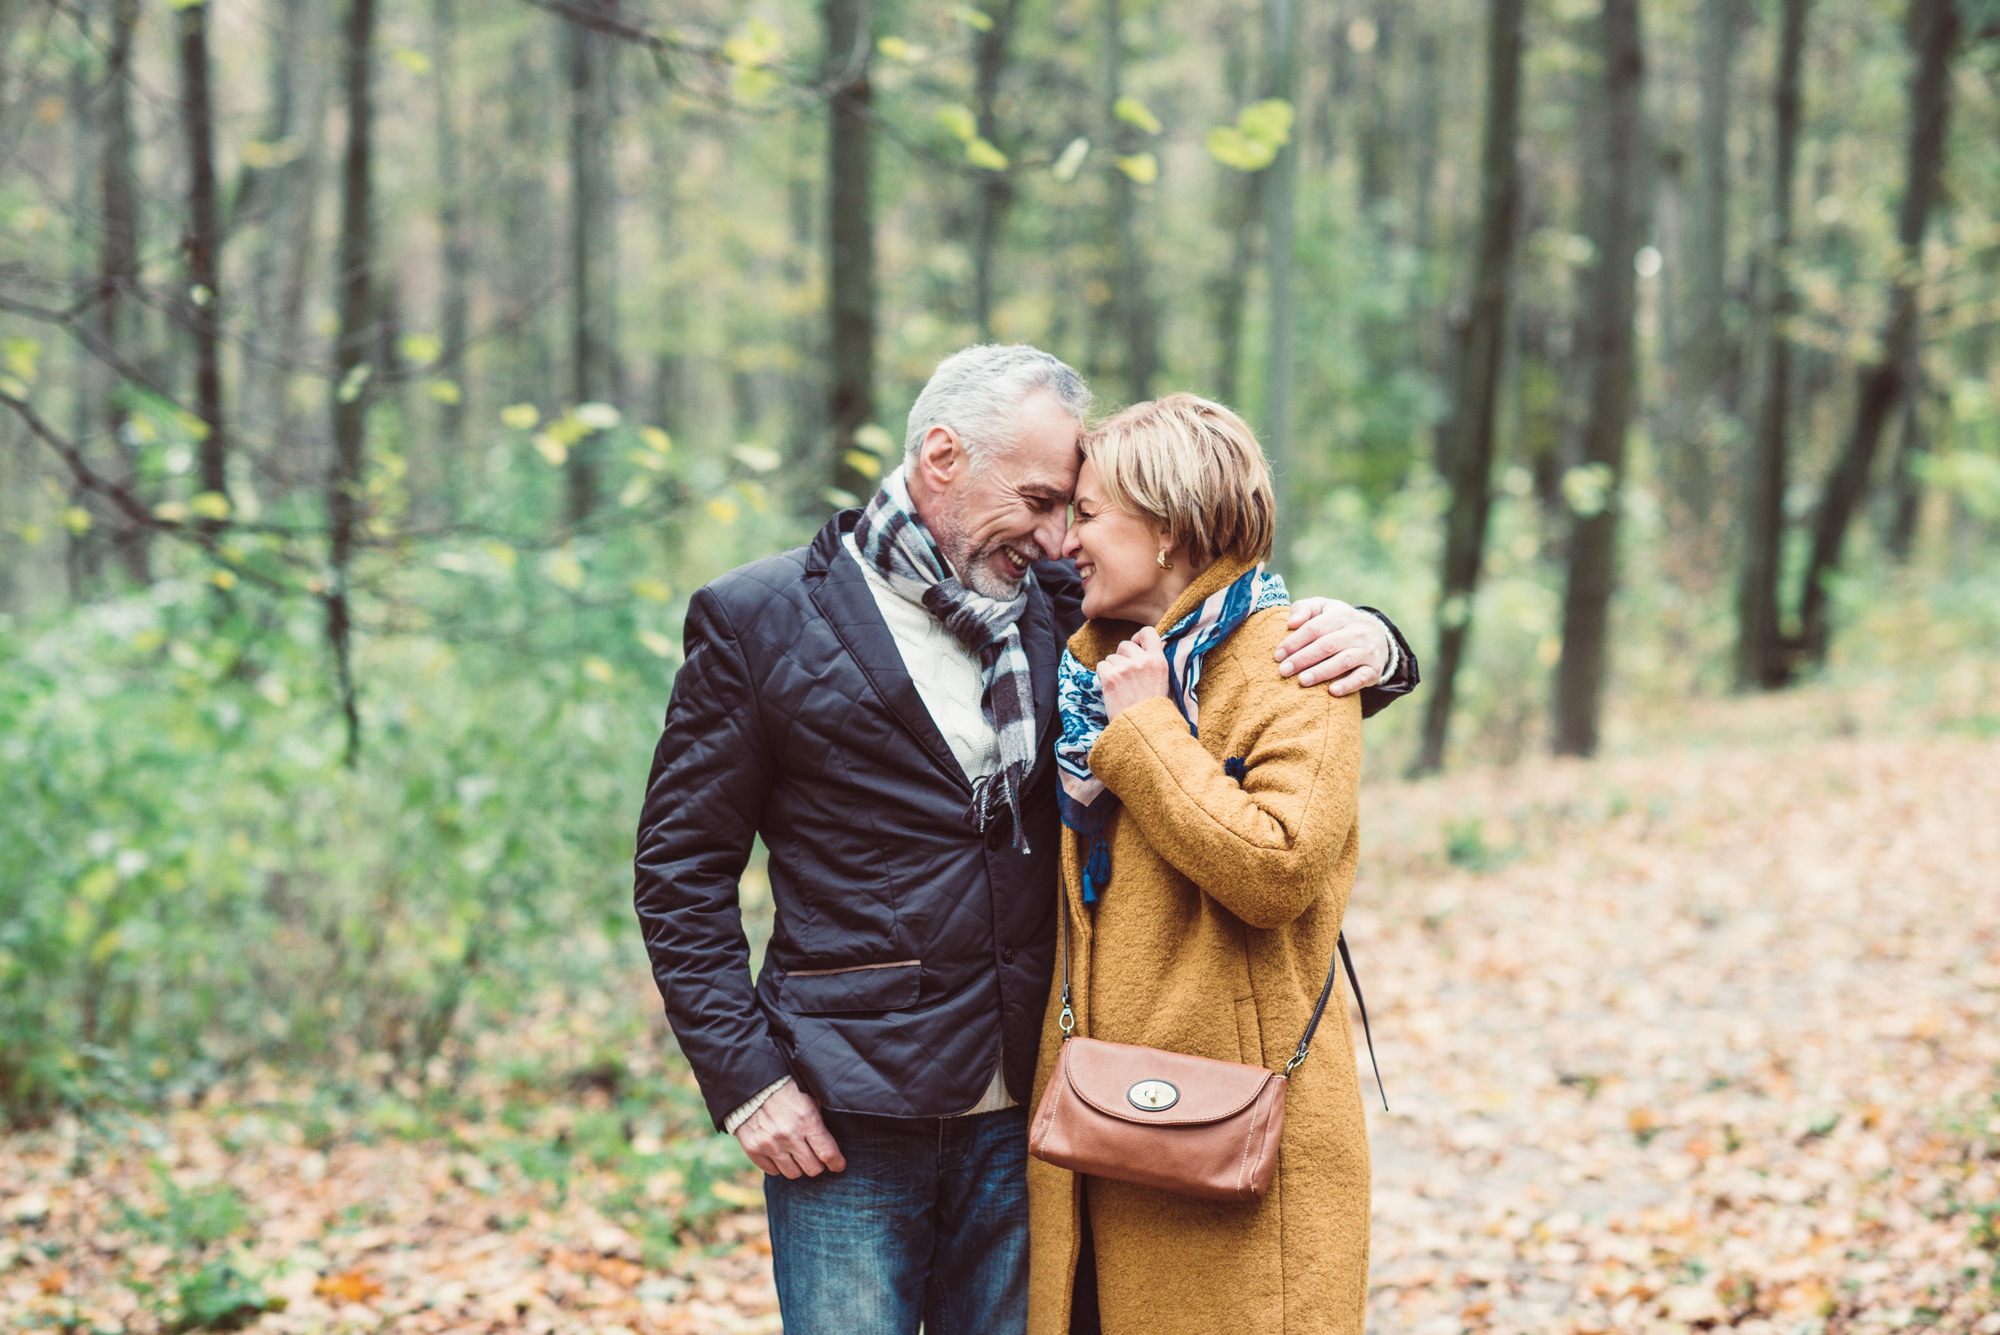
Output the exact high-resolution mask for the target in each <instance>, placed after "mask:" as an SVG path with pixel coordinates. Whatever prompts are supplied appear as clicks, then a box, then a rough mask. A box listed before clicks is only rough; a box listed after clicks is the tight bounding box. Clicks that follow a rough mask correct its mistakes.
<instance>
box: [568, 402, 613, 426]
mask: <svg viewBox="0 0 2000 1335" xmlns="http://www.w3.org/2000/svg"><path fill="white" fill-rule="evenodd" d="M576 420H577V421H579V422H581V423H583V424H584V425H585V426H587V427H589V428H590V429H591V430H592V431H609V430H610V429H611V428H612V427H615V426H617V425H618V423H619V422H620V421H622V420H623V419H622V418H621V417H620V416H619V412H618V410H617V409H616V408H614V407H612V406H611V405H610V404H608V403H579V404H577V405H576Z"/></svg>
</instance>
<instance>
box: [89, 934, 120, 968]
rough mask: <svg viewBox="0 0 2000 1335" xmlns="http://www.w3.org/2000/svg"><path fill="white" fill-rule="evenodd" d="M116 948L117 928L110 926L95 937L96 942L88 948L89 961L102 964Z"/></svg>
mask: <svg viewBox="0 0 2000 1335" xmlns="http://www.w3.org/2000/svg"><path fill="white" fill-rule="evenodd" d="M117 950H118V929H117V928H116V927H114V928H112V929H111V930H110V931H108V932H106V933H105V934H104V935H103V936H100V937H98V938H97V944H96V945H94V946H92V947H91V948H90V962H91V963H92V964H102V963H104V961H106V960H108V959H110V958H111V956H112V955H113V954H114V953H116V952H117Z"/></svg>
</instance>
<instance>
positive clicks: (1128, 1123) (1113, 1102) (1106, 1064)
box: [1028, 907, 1389, 1201]
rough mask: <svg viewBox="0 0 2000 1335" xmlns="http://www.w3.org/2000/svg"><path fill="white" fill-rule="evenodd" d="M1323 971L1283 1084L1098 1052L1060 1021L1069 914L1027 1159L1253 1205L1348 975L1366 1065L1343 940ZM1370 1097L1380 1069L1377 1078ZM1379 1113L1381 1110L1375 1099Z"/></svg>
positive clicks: (1099, 1044) (1241, 1067)
mask: <svg viewBox="0 0 2000 1335" xmlns="http://www.w3.org/2000/svg"><path fill="white" fill-rule="evenodd" d="M1335 944H1336V945H1337V946H1338V948H1339V960H1338V962H1336V961H1332V960H1329V961H1328V962H1327V970H1326V985H1325V986H1324V987H1322V988H1321V989H1320V992H1319V1004H1318V1005H1317V1006H1315V1007H1313V1013H1312V1020H1311V1021H1310V1022H1309V1023H1308V1024H1307V1025H1306V1032H1305V1034H1304V1036H1303V1037H1301V1038H1300V1039H1299V1046H1298V1050H1297V1051H1296V1052H1294V1053H1293V1054H1292V1059H1291V1060H1290V1061H1288V1062H1286V1063H1285V1069H1284V1072H1283V1073H1282V1074H1280V1073H1279V1072H1276V1071H1271V1070H1266V1069H1265V1068H1264V1067H1262V1066H1248V1065H1245V1064H1243V1063H1241V1062H1223V1061H1215V1060H1213V1059H1211V1058H1208V1057H1190V1056H1187V1055H1185V1054H1183V1053H1178V1052H1165V1051H1162V1050H1161V1049H1159V1048H1142V1047H1135V1046H1133V1045H1131V1044H1129V1043H1107V1042H1105V1041H1103V1040H1102V1039H1096V1038H1083V1037H1080V1036H1078V1035H1077V1034H1076V1033H1075V1032H1074V1030H1075V1028H1076V1016H1075V1014H1074V1012H1072V1011H1071V1010H1070V992H1069V912H1068V909H1067V907H1065V908H1064V911H1063V985H1062V1003H1063V1008H1062V1020H1061V1024H1062V1031H1063V1042H1062V1048H1061V1049H1060V1051H1059V1052H1058V1053H1057V1056H1056V1069H1055V1072H1054V1073H1053V1074H1052V1075H1051V1076H1050V1077H1049V1084H1048V1088H1047V1089H1045V1090H1043V1091H1042V1101H1041V1103H1040V1104H1039V1105H1038V1106H1037V1107H1036V1108H1035V1117H1034V1121H1033V1122H1032V1123H1031V1124H1030V1126H1029V1130H1028V1152H1029V1153H1030V1154H1032V1155H1034V1156H1035V1157H1036V1158H1037V1159H1042V1160H1044V1161H1046V1162H1048V1163H1052V1164H1054V1165H1056V1166H1057V1167H1058V1168H1067V1169H1069V1170H1070V1171H1071V1172H1075V1173H1088V1174H1090V1175H1091V1176H1092V1177H1108V1178H1115V1179H1116V1180H1118V1181H1120V1182H1136V1183H1138V1184H1139V1185H1140V1186H1143V1187H1156V1188H1158V1189H1159V1190H1161V1191H1173V1192H1178V1193H1180V1194H1181V1195H1183V1196H1199V1197H1201V1198H1202V1199H1204V1200H1211V1201H1249V1200H1261V1199H1262V1198H1263V1196H1264V1192H1265V1191H1266V1190H1267V1189H1268V1188H1269V1187H1270V1185H1271V1175H1272V1173H1274V1172H1275V1171H1276V1170H1277V1166H1278V1143H1279V1139H1280V1137H1281V1135H1282V1134H1283V1132H1284V1129H1285V1090H1286V1088H1287V1087H1288V1085H1289V1082H1290V1078H1291V1074H1292V1072H1293V1071H1295V1070H1297V1069H1298V1067H1299V1063H1301V1062H1303V1061H1304V1060H1305V1059H1306V1057H1307V1055H1308V1054H1309V1053H1310V1052H1311V1050H1312V1037H1313V1033H1314V1031H1315V1030H1317V1029H1318V1028H1319V1021H1320V1016H1321V1015H1322V1014H1324V1013H1325V1011H1326V1003H1327V998H1328V997H1330V996H1331V995H1332V994H1333V979H1334V971H1335V969H1336V968H1337V967H1338V965H1339V964H1345V965H1346V966H1347V979H1348V982H1349V983H1350V984H1352V986H1353V988H1354V1000H1355V1002H1356V1003H1357V1004H1358V1005H1359V1006H1360V1008H1361V1028H1362V1032H1363V1033H1365V1034H1367V1035H1368V1061H1369V1063H1370V1064H1371V1065H1373V1064H1374V1062H1375V1036H1374V1034H1373V1032H1372V1031H1370V1030H1369V1028H1368V1005H1367V1003H1366V1002H1364V1001H1362V1000H1361V982H1360V980H1359V979H1357V978H1356V977H1355V976H1354V959H1353V957H1352V956H1351V955H1349V954H1348V953H1347V937H1346V935H1345V934H1344V933H1343V934H1342V935H1341V936H1340V937H1338V938H1337V940H1336V943H1335ZM1375 1087H1376V1089H1377V1090H1380V1089H1381V1088H1382V1069H1381V1067H1379V1066H1376V1067H1375ZM1382 1107H1383V1109H1384V1110H1385V1111H1386V1110H1387V1109H1388V1107H1389V1099H1388V1095H1387V1094H1386V1093H1384V1094H1383V1098H1382Z"/></svg>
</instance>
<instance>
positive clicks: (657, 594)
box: [632, 575, 674, 603]
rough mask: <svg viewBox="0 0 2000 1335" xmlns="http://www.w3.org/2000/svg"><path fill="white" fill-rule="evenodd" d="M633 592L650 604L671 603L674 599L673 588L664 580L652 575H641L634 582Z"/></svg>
mask: <svg viewBox="0 0 2000 1335" xmlns="http://www.w3.org/2000/svg"><path fill="white" fill-rule="evenodd" d="M632 592H634V593H636V594H638V595H639V596H640V597H641V598H644V599H645V600H646V601H647V602H649V603H670V602H672V601H673V599H674V590H673V586H672V585H670V584H668V583H667V582H666V581H665V580H663V579H654V578H653V577H652V576H651V575H641V576H639V578H637V579H635V580H633V581H632Z"/></svg>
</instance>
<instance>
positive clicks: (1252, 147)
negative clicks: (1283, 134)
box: [1206, 125, 1278, 172]
mask: <svg viewBox="0 0 2000 1335" xmlns="http://www.w3.org/2000/svg"><path fill="white" fill-rule="evenodd" d="M1206 144H1207V147H1208V155H1209V156H1210V157H1212V158H1214V159H1215V160H1216V161H1217V162H1219V163H1221V164H1222V165H1223V166H1225V167H1234V168H1235V169H1236V170H1237V171H1240V172H1255V171H1262V170H1264V168H1266V167H1268V166H1270V165H1271V162H1272V159H1274V158H1276V157H1277V156H1278V150H1277V149H1275V148H1273V147H1272V146H1271V145H1269V144H1266V143H1261V142H1259V141H1257V140H1255V139H1251V138H1248V137H1246V136H1245V135H1244V133H1243V132H1242V131H1241V130H1239V129H1237V128H1236V127H1235V126H1233V125H1218V126H1216V127H1215V128H1214V129H1213V130H1210V131H1209V132H1208V138H1207V140H1206Z"/></svg>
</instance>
